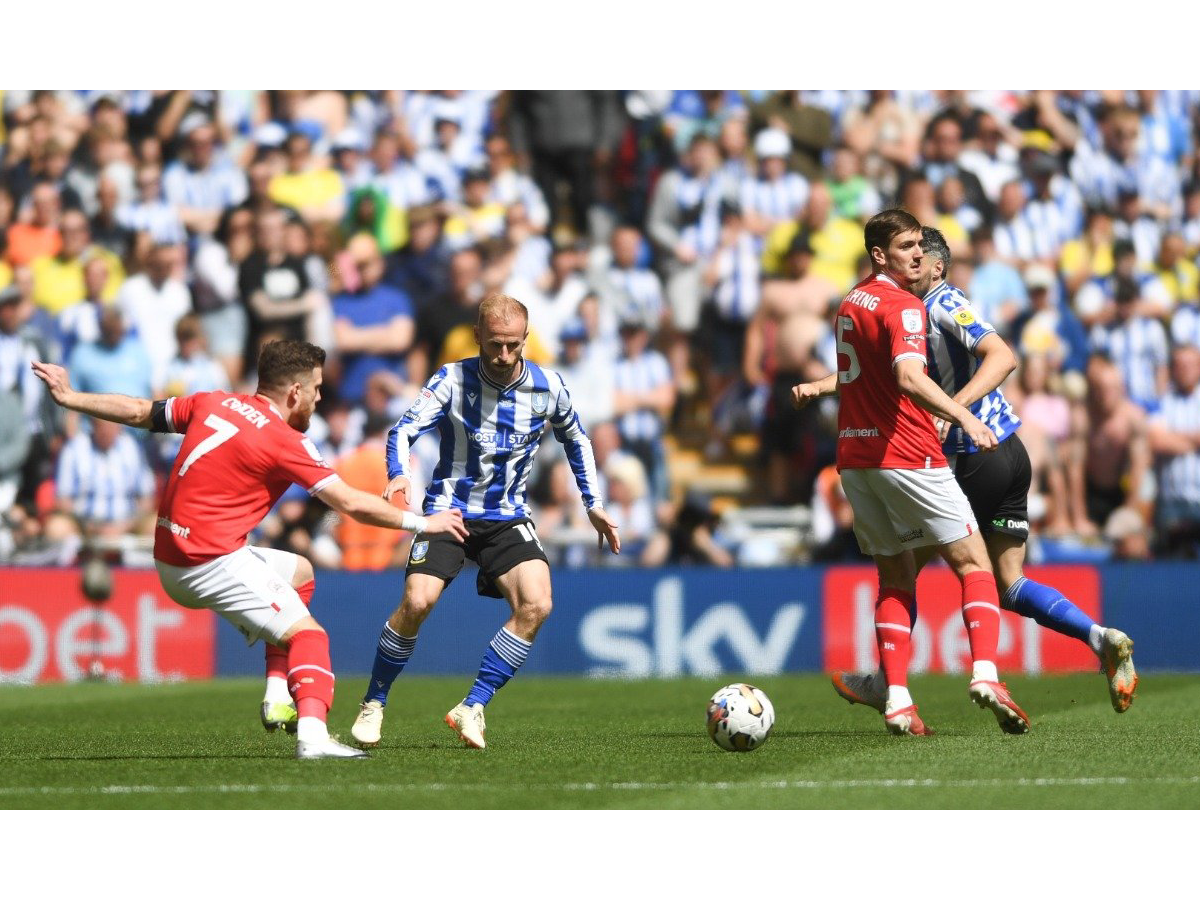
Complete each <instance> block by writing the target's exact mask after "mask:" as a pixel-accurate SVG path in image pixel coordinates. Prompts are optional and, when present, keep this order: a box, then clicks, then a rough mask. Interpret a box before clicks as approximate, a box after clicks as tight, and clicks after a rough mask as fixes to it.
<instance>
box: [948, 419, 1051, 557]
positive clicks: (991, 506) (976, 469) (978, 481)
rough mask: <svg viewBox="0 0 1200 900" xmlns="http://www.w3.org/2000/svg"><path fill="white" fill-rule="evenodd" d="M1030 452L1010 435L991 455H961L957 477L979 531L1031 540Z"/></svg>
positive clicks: (955, 475) (955, 473)
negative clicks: (1029, 538)
mask: <svg viewBox="0 0 1200 900" xmlns="http://www.w3.org/2000/svg"><path fill="white" fill-rule="evenodd" d="M1031 476H1032V469H1031V467H1030V465H1029V453H1028V452H1026V450H1025V445H1024V444H1022V443H1021V439H1020V438H1019V437H1017V435H1016V434H1011V435H1009V436H1008V437H1007V438H1005V439H1004V440H1003V441H1001V442H1000V446H999V447H997V448H996V449H995V450H993V451H992V452H991V453H960V454H959V455H958V459H957V461H956V463H955V466H954V477H955V478H956V479H957V480H958V485H959V487H961V488H962V489H963V493H964V494H966V495H967V501H968V502H969V503H970V504H971V510H972V511H973V512H974V513H975V520H976V521H977V522H978V523H979V530H980V531H982V532H983V533H984V534H987V533H988V532H995V533H999V534H1007V535H1009V536H1011V537H1014V538H1017V539H1019V540H1022V541H1024V540H1025V539H1026V538H1028V537H1029V482H1030V478H1031Z"/></svg>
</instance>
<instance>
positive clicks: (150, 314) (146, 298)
mask: <svg viewBox="0 0 1200 900" xmlns="http://www.w3.org/2000/svg"><path fill="white" fill-rule="evenodd" d="M180 249H181V248H180V247H178V246H177V245H175V244H156V245H155V246H154V248H153V249H152V250H151V251H150V256H149V259H147V261H146V271H145V272H141V273H139V274H137V275H134V276H133V277H131V278H128V279H126V281H125V283H124V284H122V285H121V290H120V291H119V292H118V294H117V299H116V303H117V306H119V307H120V309H121V311H122V312H123V313H124V315H125V321H126V322H127V323H128V324H129V327H130V329H131V330H132V331H135V332H136V333H137V335H138V337H140V338H141V340H142V344H143V345H144V346H145V348H146V352H147V353H149V354H150V362H151V366H152V375H151V379H152V383H153V385H154V388H155V391H156V392H158V391H161V390H162V387H163V384H164V379H165V377H166V370H167V364H168V363H169V362H170V361H171V360H172V359H174V358H175V354H176V353H177V352H178V350H179V347H178V345H177V344H176V343H175V323H176V322H178V321H179V319H180V317H181V316H183V315H185V314H187V313H188V312H190V311H191V308H192V295H191V293H190V292H189V291H188V289H187V285H186V284H184V283H183V281H182V280H181V279H180V278H179V277H177V276H176V275H175V274H174V273H175V268H176V265H177V263H178V261H179V253H180Z"/></svg>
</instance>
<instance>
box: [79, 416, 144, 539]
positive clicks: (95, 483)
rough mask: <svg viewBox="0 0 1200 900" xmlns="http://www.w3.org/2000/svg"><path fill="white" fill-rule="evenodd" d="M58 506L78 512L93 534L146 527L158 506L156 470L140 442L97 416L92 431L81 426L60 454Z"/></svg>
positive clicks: (112, 533) (89, 532)
mask: <svg viewBox="0 0 1200 900" xmlns="http://www.w3.org/2000/svg"><path fill="white" fill-rule="evenodd" d="M55 496H56V499H57V503H58V508H59V510H61V511H62V512H65V513H70V514H72V515H75V516H77V517H78V518H79V520H80V522H82V524H83V528H84V531H85V532H86V533H88V534H93V535H119V534H125V533H126V532H129V531H131V530H133V529H134V528H135V527H137V528H138V529H139V530H143V531H144V532H146V533H148V532H149V528H148V527H147V526H148V525H150V524H152V522H151V523H147V522H146V521H145V520H146V519H149V518H150V516H151V515H152V513H153V511H154V500H155V484H154V474H153V473H152V472H151V471H150V466H149V465H148V464H147V463H146V458H145V456H144V455H143V453H142V449H141V447H139V446H138V443H137V441H136V440H135V439H134V437H133V435H131V434H130V433H129V432H128V431H126V430H125V429H123V428H122V427H121V426H120V425H118V424H116V423H115V422H108V421H106V420H104V419H94V420H93V422H92V429H91V433H90V434H85V433H83V432H80V433H79V434H77V435H75V437H73V438H72V439H71V440H70V441H68V442H67V444H66V446H65V447H63V451H62V455H61V456H60V457H59V460H58V474H57V476H56V478H55Z"/></svg>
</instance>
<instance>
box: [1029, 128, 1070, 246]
mask: <svg viewBox="0 0 1200 900" xmlns="http://www.w3.org/2000/svg"><path fill="white" fill-rule="evenodd" d="M1023 168H1024V170H1025V172H1026V175H1027V177H1028V179H1029V200H1028V202H1027V203H1026V204H1025V210H1024V218H1025V220H1026V221H1027V222H1028V223H1029V225H1030V227H1031V228H1032V230H1033V236H1034V241H1035V246H1036V247H1037V249H1038V257H1039V258H1040V259H1042V260H1043V261H1045V262H1046V263H1047V264H1048V265H1054V263H1055V262H1056V261H1057V260H1058V257H1059V253H1060V252H1061V251H1062V247H1063V245H1064V244H1065V243H1066V242H1067V241H1069V240H1071V239H1072V238H1075V237H1078V236H1079V234H1080V232H1081V231H1082V230H1083V198H1082V196H1081V195H1080V193H1079V189H1078V188H1077V187H1075V185H1074V183H1073V182H1072V181H1071V180H1070V179H1069V178H1066V177H1065V176H1063V175H1062V171H1061V170H1062V166H1061V165H1060V164H1059V161H1058V157H1056V156H1055V155H1054V154H1052V153H1047V152H1046V151H1044V150H1035V151H1033V152H1031V153H1028V154H1026V156H1025V159H1024V165H1023Z"/></svg>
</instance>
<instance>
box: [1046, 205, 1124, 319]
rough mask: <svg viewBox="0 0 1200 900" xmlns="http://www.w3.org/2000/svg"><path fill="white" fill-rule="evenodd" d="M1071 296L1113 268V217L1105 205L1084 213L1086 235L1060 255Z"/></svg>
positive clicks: (1068, 243)
mask: <svg viewBox="0 0 1200 900" xmlns="http://www.w3.org/2000/svg"><path fill="white" fill-rule="evenodd" d="M1058 266H1059V271H1060V272H1061V273H1062V277H1063V280H1064V282H1065V283H1066V290H1067V296H1068V297H1074V296H1075V293H1076V291H1078V290H1079V289H1080V288H1081V287H1082V286H1083V285H1085V284H1087V283H1088V282H1089V281H1091V280H1093V279H1100V278H1107V277H1108V276H1109V275H1111V274H1112V270H1113V219H1112V213H1111V212H1110V211H1109V210H1108V209H1106V208H1104V207H1090V208H1089V209H1088V211H1087V213H1086V214H1085V217H1084V226H1083V235H1082V236H1081V237H1079V238H1076V239H1074V240H1070V241H1067V242H1066V244H1064V245H1063V248H1062V252H1061V254H1060V255H1059V263H1058Z"/></svg>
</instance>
